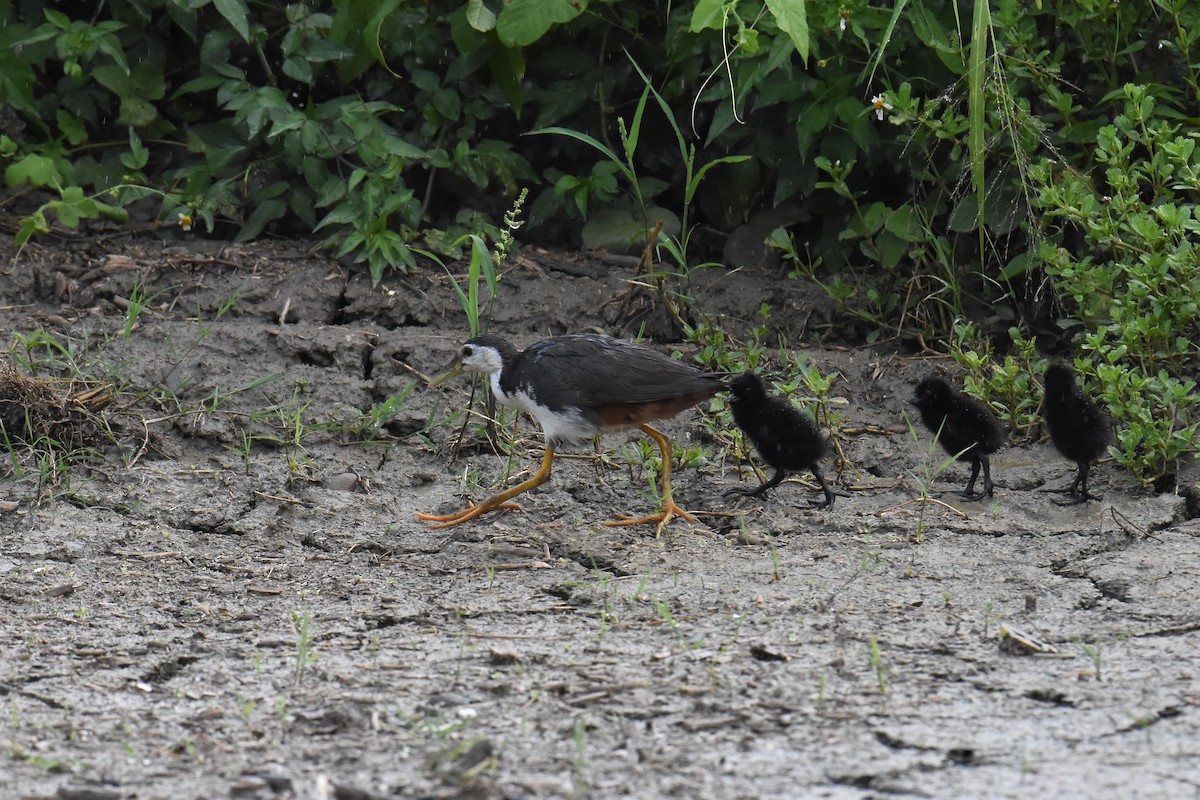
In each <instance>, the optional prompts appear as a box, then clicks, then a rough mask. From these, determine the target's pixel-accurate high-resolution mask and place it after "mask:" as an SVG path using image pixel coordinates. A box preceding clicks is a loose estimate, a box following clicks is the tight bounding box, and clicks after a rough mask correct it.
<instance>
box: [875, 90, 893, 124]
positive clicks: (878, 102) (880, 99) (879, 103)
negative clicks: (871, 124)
mask: <svg viewBox="0 0 1200 800" xmlns="http://www.w3.org/2000/svg"><path fill="white" fill-rule="evenodd" d="M871 110H872V111H874V112H875V119H877V120H879V121H880V122H883V112H885V111H891V110H892V104H891V103H889V102H888V101H887V98H886V97H884V96H883V95H881V94H877V95H875V96H874V97H872V98H871Z"/></svg>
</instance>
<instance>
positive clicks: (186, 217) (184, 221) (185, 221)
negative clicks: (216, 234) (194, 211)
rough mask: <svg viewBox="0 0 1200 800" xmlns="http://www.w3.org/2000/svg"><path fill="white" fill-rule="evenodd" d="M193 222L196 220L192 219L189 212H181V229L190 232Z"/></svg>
mask: <svg viewBox="0 0 1200 800" xmlns="http://www.w3.org/2000/svg"><path fill="white" fill-rule="evenodd" d="M193 222H194V220H193V219H192V215H191V214H190V213H189V212H187V211H180V212H179V227H181V228H183V229H184V230H185V231H190V230H191V229H192V223H193Z"/></svg>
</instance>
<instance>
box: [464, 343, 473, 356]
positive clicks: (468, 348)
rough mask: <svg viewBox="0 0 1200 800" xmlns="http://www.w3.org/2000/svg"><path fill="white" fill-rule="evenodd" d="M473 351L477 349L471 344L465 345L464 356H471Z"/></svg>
mask: <svg viewBox="0 0 1200 800" xmlns="http://www.w3.org/2000/svg"><path fill="white" fill-rule="evenodd" d="M473 352H475V351H474V350H472V349H471V345H469V344H468V345H464V346H463V349H462V357H463V358H469V357H470V356H471V353H473Z"/></svg>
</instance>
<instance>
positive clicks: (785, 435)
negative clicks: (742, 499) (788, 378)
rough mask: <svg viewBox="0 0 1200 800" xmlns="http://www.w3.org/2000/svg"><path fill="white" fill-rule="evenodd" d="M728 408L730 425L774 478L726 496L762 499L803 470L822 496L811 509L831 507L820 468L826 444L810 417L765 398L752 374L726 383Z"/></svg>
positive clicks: (779, 400) (782, 402)
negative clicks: (739, 429)
mask: <svg viewBox="0 0 1200 800" xmlns="http://www.w3.org/2000/svg"><path fill="white" fill-rule="evenodd" d="M729 408H730V410H732V411H733V420H734V422H736V423H737V424H738V427H739V428H741V429H742V432H743V433H745V434H746V437H747V438H748V439H749V440H750V441H751V442H753V443H754V449H755V450H757V451H758V454H759V455H760V456H762V458H763V460H764V461H766V462H767V463H768V464H770V465H771V466H772V467H774V468H775V476H774V477H773V478H771V479H770V480H769V481H767V482H766V483H764V484H763V485H762V486H759V487H758V488H756V489H743V488H741V487H738V488H736V489H730V490H729V491H728V492H726V493H725V494H726V495H731V494H741V495H746V496H748V497H762V496H763V495H764V494H766V493H767V492H768V491H769V490H771V489H773V488H774V487H776V486H778V485H779V484H780V483H781V482H782V481H783V479H784V478H786V477H787V476H788V473H789V472H794V471H797V470H803V469H807V470H809V471H810V472H812V474H813V477H814V478H816V479H817V483H819V484H821V491H823V492H824V493H825V499H824V500H823V501H822V502H819V503H814V506H815V507H816V508H825V507H826V506H829V507H832V506H833V490H831V489H830V488H829V484H828V483H826V481H825V475H824V474H823V473H822V472H821V465H820V461H821V458H822V457H823V456H824V455H825V453H826V451H827V450H828V449H829V442H828V440H827V439H826V438H825V435H824V433H822V432H821V429H820V428H818V427H817V423H816V422H814V421H813V420H812V418H811V417H809V416H807V415H805V414H803V413H801V412H800V411H799V410H797V409H796V408H795V407H794V406H793V405H792V404H791V403H789V402H788V401H787V400H785V399H784V398H782V397H772V396H771V395H769V394H767V390H766V388H765V387H764V386H763V382H762V379H761V378H759V377H758V376H757V375H755V374H754V373H752V372H746V373H743V374H741V375H738V376H737V377H735V378H734V379H733V380H732V381H730V382H729Z"/></svg>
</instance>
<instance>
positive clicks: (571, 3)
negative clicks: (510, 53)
mask: <svg viewBox="0 0 1200 800" xmlns="http://www.w3.org/2000/svg"><path fill="white" fill-rule="evenodd" d="M586 8H587V3H586V2H584V0H509V3H508V5H506V6H505V7H504V8H503V9H501V11H500V16H499V17H498V18H497V19H496V33H497V34H499V36H500V41H501V42H503V43H504V44H506V45H508V46H509V47H524V46H526V45H530V44H533V43H534V42H536V41H537V40H538V39H540V38H542V36H543V35H544V34H545V33H546V31H548V30H550V26H552V25H554V24H555V23H563V22H570V21H571V20H573V19H575V18H576V17H578V16H579V15H580V14H582V13H583V12H584V10H585V9H586Z"/></svg>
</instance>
